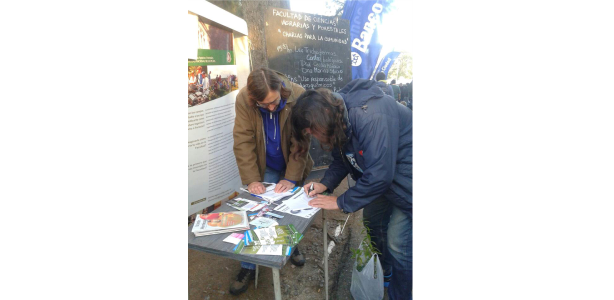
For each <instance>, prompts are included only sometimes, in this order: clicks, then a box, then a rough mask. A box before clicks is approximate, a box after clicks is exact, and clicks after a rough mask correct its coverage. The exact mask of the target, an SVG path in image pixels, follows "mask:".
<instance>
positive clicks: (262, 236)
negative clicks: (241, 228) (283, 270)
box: [233, 224, 303, 255]
mask: <svg viewBox="0 0 614 300" xmlns="http://www.w3.org/2000/svg"><path fill="white" fill-rule="evenodd" d="M302 239H303V234H301V233H300V232H298V230H296V228H295V227H294V225H292V224H290V225H277V226H271V227H268V228H260V229H253V230H251V229H250V230H248V231H246V232H245V236H244V237H243V239H242V240H241V241H240V242H239V243H238V244H237V246H235V248H234V249H233V250H234V252H235V253H237V254H238V253H240V254H258V255H290V253H292V248H293V247H294V246H295V245H296V244H298V242H300V241H301V240H302Z"/></svg>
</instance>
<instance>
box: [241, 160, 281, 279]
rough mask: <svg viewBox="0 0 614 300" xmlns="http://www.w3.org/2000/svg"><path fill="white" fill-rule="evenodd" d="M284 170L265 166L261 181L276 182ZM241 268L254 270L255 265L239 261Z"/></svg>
mask: <svg viewBox="0 0 614 300" xmlns="http://www.w3.org/2000/svg"><path fill="white" fill-rule="evenodd" d="M284 171H285V170H282V171H275V170H273V169H271V168H269V167H267V168H266V170H264V178H263V179H262V181H264V182H270V183H278V182H279V180H280V178H281V174H283V173H284ZM241 268H244V269H250V270H256V265H254V264H250V263H246V262H241Z"/></svg>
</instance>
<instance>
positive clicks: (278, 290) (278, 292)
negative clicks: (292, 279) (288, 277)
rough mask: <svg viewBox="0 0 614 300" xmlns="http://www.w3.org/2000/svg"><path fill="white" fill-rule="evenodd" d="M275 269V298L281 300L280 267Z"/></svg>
mask: <svg viewBox="0 0 614 300" xmlns="http://www.w3.org/2000/svg"><path fill="white" fill-rule="evenodd" d="M271 270H273V286H274V287H275V300H281V283H280V282H279V269H276V268H271Z"/></svg>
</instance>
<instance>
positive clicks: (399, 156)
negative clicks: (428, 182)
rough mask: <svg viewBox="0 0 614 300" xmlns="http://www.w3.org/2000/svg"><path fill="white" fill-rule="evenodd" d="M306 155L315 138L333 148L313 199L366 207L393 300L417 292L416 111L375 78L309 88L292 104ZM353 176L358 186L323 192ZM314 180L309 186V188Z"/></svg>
mask: <svg viewBox="0 0 614 300" xmlns="http://www.w3.org/2000/svg"><path fill="white" fill-rule="evenodd" d="M292 131H293V136H294V137H295V138H296V139H297V143H298V151H297V152H296V154H295V155H300V153H304V152H305V151H308V150H309V148H308V147H307V146H308V145H309V144H308V142H309V140H310V136H313V137H315V138H316V139H317V140H318V141H320V144H321V145H323V147H325V149H329V150H331V151H332V155H333V162H332V164H331V165H330V166H329V168H328V170H327V171H326V173H325V175H324V178H322V180H321V181H320V182H319V183H313V184H314V190H313V191H312V192H310V194H309V195H310V196H314V195H317V196H316V198H315V199H313V200H311V201H310V202H309V204H310V205H311V206H313V207H320V208H323V209H329V210H336V209H340V210H341V211H343V212H344V213H351V212H355V211H357V210H360V209H362V208H364V210H363V216H364V219H365V220H366V221H367V223H366V226H367V227H368V228H369V229H370V232H371V236H372V239H373V241H374V242H375V243H376V247H377V248H378V250H379V251H380V252H381V253H382V254H383V257H381V262H382V267H383V268H384V274H385V278H390V277H391V279H390V286H389V287H388V295H389V298H390V299H393V300H394V299H411V291H412V111H411V110H410V109H409V108H407V107H405V106H403V105H401V104H399V103H398V102H396V100H395V99H393V98H392V97H390V96H388V95H385V94H384V93H383V92H382V90H381V89H380V88H379V87H378V86H377V82H375V81H373V80H366V79H355V80H353V81H351V82H350V83H348V84H347V85H346V86H345V87H343V88H342V89H341V90H340V91H339V93H332V92H330V91H329V90H327V89H323V88H321V89H317V90H308V91H306V92H305V93H303V95H301V96H300V97H299V98H298V99H297V103H296V105H295V106H294V108H293V110H292ZM348 174H350V175H351V176H352V178H353V179H354V180H356V185H355V186H353V187H351V188H349V189H348V190H347V191H346V192H345V193H343V194H341V195H340V196H339V197H335V196H325V195H322V194H321V193H323V192H325V191H328V192H332V191H333V190H334V189H335V188H336V187H337V186H338V185H339V184H340V183H341V181H342V180H343V179H344V178H345V177H346V176H347V175H348ZM311 184H312V183H311V182H310V183H307V184H306V185H305V186H304V189H305V190H308V189H309V187H310V186H311Z"/></svg>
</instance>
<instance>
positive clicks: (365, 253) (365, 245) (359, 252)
mask: <svg viewBox="0 0 614 300" xmlns="http://www.w3.org/2000/svg"><path fill="white" fill-rule="evenodd" d="M362 223H363V224H364V227H363V229H362V231H361V232H360V233H361V235H364V236H365V237H364V238H363V239H362V241H361V242H360V245H362V248H360V247H359V248H358V249H350V251H352V259H356V270H358V272H360V271H362V269H363V268H364V267H365V265H366V264H367V263H368V262H369V259H371V256H373V254H379V255H381V254H382V253H381V252H379V251H378V250H377V248H375V242H373V241H372V240H371V234H370V233H371V230H370V229H369V228H368V227H367V223H368V222H367V221H366V220H364V219H363V220H362ZM375 262H376V263H377V256H376V257H375ZM373 269H374V270H373V275H374V276H376V277H377V274H376V270H377V269H376V268H373Z"/></svg>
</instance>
